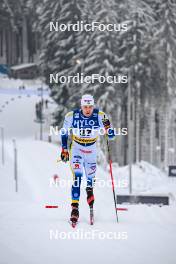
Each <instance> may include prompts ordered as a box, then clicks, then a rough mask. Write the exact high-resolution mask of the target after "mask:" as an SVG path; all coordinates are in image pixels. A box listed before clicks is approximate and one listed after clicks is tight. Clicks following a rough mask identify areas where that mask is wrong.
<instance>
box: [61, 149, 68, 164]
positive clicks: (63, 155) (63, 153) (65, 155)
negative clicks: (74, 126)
mask: <svg viewBox="0 0 176 264" xmlns="http://www.w3.org/2000/svg"><path fill="white" fill-rule="evenodd" d="M61 160H62V161H63V162H67V161H69V152H68V149H62V151H61Z"/></svg>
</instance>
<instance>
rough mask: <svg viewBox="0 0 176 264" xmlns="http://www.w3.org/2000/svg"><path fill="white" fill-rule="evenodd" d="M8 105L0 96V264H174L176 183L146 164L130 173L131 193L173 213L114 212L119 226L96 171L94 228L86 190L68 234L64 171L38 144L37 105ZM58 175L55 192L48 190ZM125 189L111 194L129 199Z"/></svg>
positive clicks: (124, 171) (51, 150)
mask: <svg viewBox="0 0 176 264" xmlns="http://www.w3.org/2000/svg"><path fill="white" fill-rule="evenodd" d="M9 83H10V81H9ZM9 85H10V84H9ZM3 88H5V87H3ZM14 88H15V87H14ZM10 98H11V95H8V94H1V96H0V106H1V105H3V104H4V103H5V102H6V101H8V102H9V103H8V104H6V106H5V108H3V112H1V113H0V126H3V127H5V135H6V140H5V164H4V165H2V164H1V165H0V263H7V264H11V263H15V264H16V263H18V264H21V263H23V264H28V263H30V264H40V263H42V264H45V263H50V262H51V263H53V264H55V263H78V264H79V263H83V262H84V263H97V262H100V263H103V264H104V263H112V264H113V263H124V264H128V263H130V264H131V263H135V264H138V263H140V264H141V263H144V264H145V263H146V264H148V263H150V264H156V263H159V264H175V261H176V256H175V244H176V206H175V205H176V204H175V197H176V182H175V181H174V180H170V179H168V177H167V175H166V174H164V173H163V172H161V171H160V170H158V169H157V168H155V167H154V166H152V165H150V164H148V163H146V162H141V163H140V164H136V165H134V166H133V169H132V172H133V190H134V192H135V193H139V192H140V193H144V192H145V193H148V192H150V193H160V194H169V195H170V197H171V205H169V206H163V207H158V206H147V205H130V206H127V208H128V211H119V212H118V216H119V223H118V224H117V223H116V220H115V213H114V205H113V196H112V191H111V186H110V185H109V184H106V183H107V181H108V180H109V173H108V170H105V169H104V168H101V167H98V171H97V178H98V179H97V183H96V186H95V198H96V203H95V224H94V226H90V225H89V223H88V217H89V211H88V206H87V204H86V195H85V188H84V184H85V182H83V184H82V189H81V199H80V221H79V224H78V226H77V228H76V229H72V228H71V227H70V225H69V224H68V219H69V216H70V185H71V179H72V175H71V171H70V168H69V164H63V163H61V162H58V163H57V162H56V159H57V157H59V151H60V147H59V146H57V145H56V144H51V143H48V142H42V141H39V140H36V139H35V131H36V129H39V128H38V124H36V123H34V119H35V103H36V102H38V100H39V99H38V97H37V96H35V95H33V96H31V97H27V96H24V97H23V96H22V97H21V98H18V96H16V97H14V100H12V101H10ZM12 138H16V143H17V150H18V152H17V153H18V193H16V192H15V181H14V165H13V164H14V155H13V144H12ZM55 174H57V175H58V177H59V180H58V184H57V185H54V184H53V176H54V175H55ZM114 177H115V180H116V182H117V183H120V184H122V185H123V183H128V167H123V168H118V167H114ZM103 180H104V183H105V184H103ZM108 183H109V182H108ZM127 187H128V186H126V187H125V188H120V187H119V186H117V188H116V192H118V193H121V192H125V193H126V192H127ZM45 205H58V209H46V208H45ZM86 236H87V237H86ZM112 236H114V237H112Z"/></svg>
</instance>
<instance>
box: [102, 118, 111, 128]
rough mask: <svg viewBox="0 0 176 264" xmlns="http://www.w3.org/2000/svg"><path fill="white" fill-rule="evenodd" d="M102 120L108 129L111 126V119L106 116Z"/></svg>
mask: <svg viewBox="0 0 176 264" xmlns="http://www.w3.org/2000/svg"><path fill="white" fill-rule="evenodd" d="M102 122H103V125H104V128H105V129H106V130H108V128H110V127H111V124H110V121H109V119H107V118H104V119H102Z"/></svg>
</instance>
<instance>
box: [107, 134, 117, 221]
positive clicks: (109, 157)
mask: <svg viewBox="0 0 176 264" xmlns="http://www.w3.org/2000/svg"><path fill="white" fill-rule="evenodd" d="M106 144H107V149H108V160H109V169H110V175H111V183H112V192H113V197H114V206H115V212H116V219H117V223H118V215H117V208H116V195H115V189H114V177H113V173H112V159H111V153H110V146H109V141H108V136H107V134H106Z"/></svg>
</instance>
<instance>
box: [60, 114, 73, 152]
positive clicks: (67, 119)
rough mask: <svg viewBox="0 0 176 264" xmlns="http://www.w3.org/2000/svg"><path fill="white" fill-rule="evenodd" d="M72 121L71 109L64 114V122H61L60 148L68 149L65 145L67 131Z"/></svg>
mask: <svg viewBox="0 0 176 264" xmlns="http://www.w3.org/2000/svg"><path fill="white" fill-rule="evenodd" d="M72 122H73V111H72V112H69V113H68V114H66V116H65V120H64V124H63V127H62V129H61V145H62V149H68V145H67V142H68V132H69V129H71V127H72Z"/></svg>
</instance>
